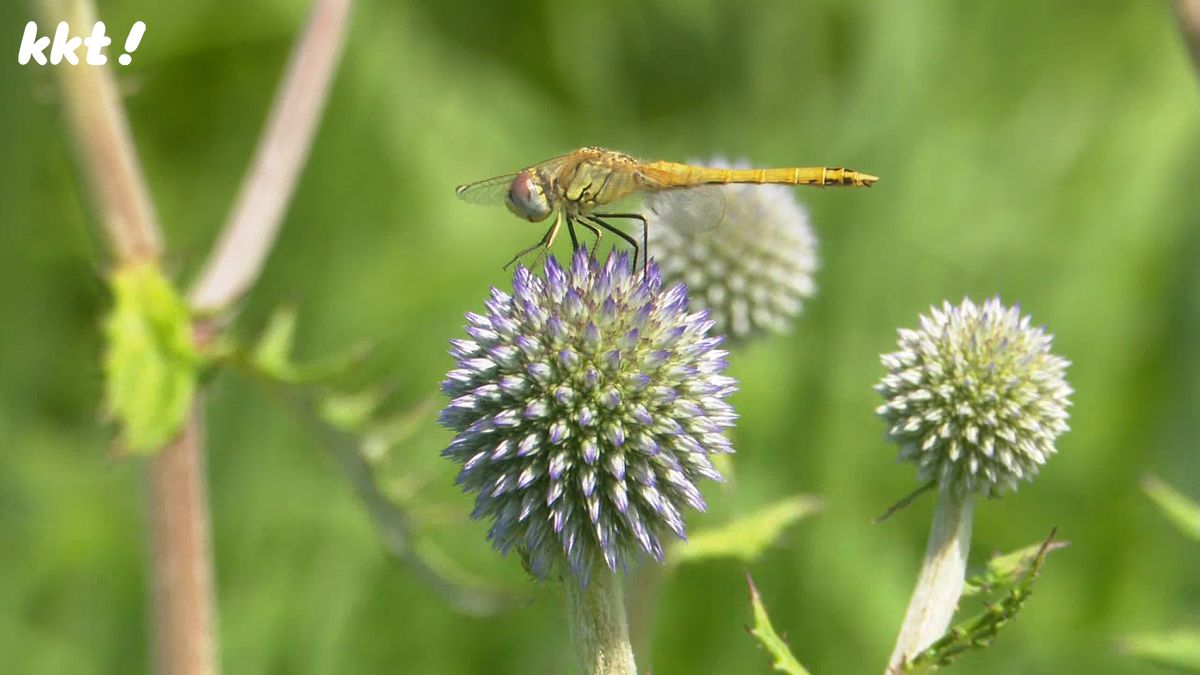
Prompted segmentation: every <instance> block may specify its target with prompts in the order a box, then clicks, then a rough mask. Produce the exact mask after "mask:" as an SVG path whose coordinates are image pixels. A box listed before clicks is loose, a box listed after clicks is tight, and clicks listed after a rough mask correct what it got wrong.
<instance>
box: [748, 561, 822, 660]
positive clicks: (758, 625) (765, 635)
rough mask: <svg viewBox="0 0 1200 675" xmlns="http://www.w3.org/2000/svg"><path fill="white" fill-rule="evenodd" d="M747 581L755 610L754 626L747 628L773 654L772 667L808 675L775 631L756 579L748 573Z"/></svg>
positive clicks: (751, 602)
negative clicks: (755, 585)
mask: <svg viewBox="0 0 1200 675" xmlns="http://www.w3.org/2000/svg"><path fill="white" fill-rule="evenodd" d="M746 583H748V584H749V585H750V606H751V607H752V608H753V610H754V627H752V628H747V629H746V630H747V631H748V632H749V633H750V634H751V635H753V636H754V638H755V639H756V640H758V642H759V644H761V645H762V646H763V649H766V650H767V653H768V654H770V655H771V659H772V660H771V668H773V669H774V670H776V671H778V672H781V673H789V675H808V671H807V670H805V669H804V666H802V665H800V662H799V661H797V660H796V657H795V656H793V655H792V650H791V649H790V648H789V647H788V645H787V642H785V641H784V639H783V638H781V637H779V634H778V633H776V632H775V627H774V626H772V625H771V617H769V616H767V608H766V607H764V606H763V603H762V596H760V595H759V594H758V589H757V588H755V587H754V580H753V579H751V578H750V575H749V574H747V575H746Z"/></svg>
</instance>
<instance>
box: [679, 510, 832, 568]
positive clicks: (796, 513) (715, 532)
mask: <svg viewBox="0 0 1200 675" xmlns="http://www.w3.org/2000/svg"><path fill="white" fill-rule="evenodd" d="M820 509H821V500H819V499H817V498H816V497H813V496H811V495H793V496H791V497H785V498H783V499H781V500H779V501H777V502H775V503H773V504H768V505H767V506H764V507H762V508H760V509H758V510H756V511H754V512H753V513H749V514H747V515H744V516H739V517H737V518H734V519H733V520H731V521H730V522H728V523H724V524H722V525H717V526H709V527H705V528H703V529H700V530H697V531H696V532H693V533H692V534H689V535H688V539H687V541H686V542H678V543H676V544H673V545H672V546H671V549H670V553H669V554H668V556H667V563H668V564H671V565H679V564H682V563H686V562H695V561H699V560H708V559H711V558H733V559H734V560H738V561H741V562H742V563H743V564H749V563H752V562H754V561H756V560H758V559H759V557H761V556H762V555H763V553H765V552H766V551H767V549H769V548H770V547H771V546H777V545H779V538H780V536H782V535H783V533H784V532H785V531H786V530H787V528H788V527H790V526H792V525H794V524H796V523H797V522H799V521H800V519H802V518H805V517H807V516H810V515H812V514H814V513H816V512H817V511H819V510H820Z"/></svg>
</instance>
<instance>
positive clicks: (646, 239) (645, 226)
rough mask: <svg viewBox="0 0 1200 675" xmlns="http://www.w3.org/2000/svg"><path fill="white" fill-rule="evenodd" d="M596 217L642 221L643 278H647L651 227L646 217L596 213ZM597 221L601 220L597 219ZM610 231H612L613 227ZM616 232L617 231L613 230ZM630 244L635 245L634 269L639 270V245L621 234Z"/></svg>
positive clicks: (636, 214) (633, 214) (637, 214)
mask: <svg viewBox="0 0 1200 675" xmlns="http://www.w3.org/2000/svg"><path fill="white" fill-rule="evenodd" d="M595 216H604V217H605V218H625V219H627V220H640V221H642V256H643V257H642V277H643V278H644V277H645V276H646V273H647V272H649V268H650V225H649V223H647V222H646V217H645V216H643V215H641V214H640V213H596V214H593V217H595ZM597 220H599V219H598V218H597ZM609 229H612V228H611V227H610V228H609ZM613 231H614V232H615V231H616V230H613ZM619 234H621V236H622V237H623V238H624V239H625V241H628V242H629V243H630V244H632V245H633V268H634V269H637V244H636V243H634V241H633V240H632V239H630V238H629V237H628V236H627V235H625V234H623V233H619Z"/></svg>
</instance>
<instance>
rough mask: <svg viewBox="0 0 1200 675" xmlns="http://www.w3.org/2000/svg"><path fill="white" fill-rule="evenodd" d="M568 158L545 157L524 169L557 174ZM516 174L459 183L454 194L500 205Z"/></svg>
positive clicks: (474, 200)
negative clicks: (545, 158)
mask: <svg viewBox="0 0 1200 675" xmlns="http://www.w3.org/2000/svg"><path fill="white" fill-rule="evenodd" d="M570 158H571V155H562V156H560V157H554V158H552V159H547V160H546V161H544V162H538V163H537V164H534V165H533V166H531V167H529V168H528V169H526V171H528V170H530V169H533V170H535V171H537V172H538V173H540V174H541V175H543V176H546V177H551V176H557V175H558V172H559V171H561V170H562V167H563V165H564V164H566V162H567V160H568V159H570ZM517 175H518V174H515V173H506V174H504V175H503V176H496V177H495V178H488V179H486V180H481V181H477V182H475V183H467V184H466V185H459V186H458V187H456V188H454V194H456V195H458V198H459V199H461V200H463V201H464V202H468V203H471V204H484V205H486V206H502V205H503V204H504V200H505V199H506V198H507V196H508V191H509V189H510V188H511V187H512V182H513V180H514V179H515V178H516V177H517Z"/></svg>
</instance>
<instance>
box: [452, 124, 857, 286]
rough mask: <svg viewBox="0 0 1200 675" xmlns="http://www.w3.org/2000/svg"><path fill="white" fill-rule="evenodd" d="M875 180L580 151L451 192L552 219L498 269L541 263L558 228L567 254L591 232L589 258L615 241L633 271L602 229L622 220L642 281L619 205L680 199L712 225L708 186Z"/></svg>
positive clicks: (714, 203)
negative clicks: (526, 261) (604, 242)
mask: <svg viewBox="0 0 1200 675" xmlns="http://www.w3.org/2000/svg"><path fill="white" fill-rule="evenodd" d="M877 180H879V179H878V178H876V177H875V176H872V175H870V174H865V173H860V172H858V171H854V170H852V169H845V168H841V167H837V168H830V167H824V166H818V167H791V168H779V169H725V168H713V167H705V166H694V165H691V164H682V163H678V162H665V161H653V162H647V161H641V160H638V159H636V158H634V157H632V156H630V155H627V154H625V153H623V152H617V151H615V150H606V149H604V148H597V147H584V148H580V149H578V150H575V151H573V152H569V153H567V154H565V155H561V156H559V157H555V158H553V159H548V160H546V161H544V162H539V163H537V164H534V165H532V166H529V167H526V168H524V169H521V170H520V171H518V172H516V173H510V174H505V175H503V176H496V177H495V178H488V179H486V180H481V181H478V182H475V183H468V184H466V185H460V186H458V187H457V188H456V189H455V191H454V192H455V194H457V195H458V197H459V198H460V199H462V200H464V201H466V202H469V203H472V204H485V205H495V206H499V205H501V204H503V205H505V206H507V207H508V210H509V211H511V212H512V213H513V214H515V215H516V216H517V217H519V218H522V219H524V220H527V221H529V222H531V223H540V222H544V221H545V220H546V219H548V218H550V216H551V215H554V216H555V217H554V221H553V222H552V223H551V225H550V227H549V229H547V230H546V233H545V234H544V235H543V236H542V238H541V240H540V241H538V242H537V243H535V244H533V245H532V246H529V247H527V248H525V249H523V250H521V251H520V252H519V253H517V255H515V256H513V259H512V260H510V261H508V264H506V265H505V266H504V267H505V269H507V268H508V267H509V266H511V265H512V264H513V263H515V262H516V261H518V260H520V259H521V258H522V257H524V256H525V255H527V254H529V253H530V252H532V251H534V250H538V251H539V253H538V257H539V258H540V257H541V256H542V255H545V254H546V252H547V251H549V250H550V247H551V245H553V244H554V239H555V237H557V236H558V233H559V231H560V230H561V229H562V227H563V225H566V228H567V232H568V233H569V234H570V237H571V246H572V248H574V249H578V248H579V237H578V235H577V234H576V231H575V226H576V225H580V226H581V227H584V228H586V229H587V230H588V231H589V232H591V233H592V235H594V236H595V242H594V243H593V244H592V251H593V254H594V252H595V250H596V247H597V246H598V245H599V244H600V238H601V236H602V233H603V231H608V232H611V233H613V234H615V235H616V236H618V237H620V238H621V239H623V240H624V241H625V242H626V243H628V244H629V245H630V246H631V247H632V248H633V261H632V267H633V269H637V261H638V248H639V247H638V242H637V241H636V240H634V238H633V237H632V236H630V235H629V234H627V233H626V232H624V231H622V230H620V229H618V228H616V227H614V226H613V225H612V224H611V223H610V222H609V221H610V220H628V221H639V222H640V223H641V227H642V243H641V250H642V252H643V254H644V255H643V256H642V273H643V275H644V274H645V273H646V270H647V265H648V263H649V259H650V251H649V246H648V244H649V237H648V230H649V224H648V222H647V220H646V217H645V216H643V215H642V214H640V213H633V212H619V211H610V210H609V209H611V208H613V207H614V205H617V204H618V203H619V202H622V201H623V200H625V199H626V198H629V197H638V196H641V197H646V196H652V195H660V194H661V195H665V194H667V193H680V195H679V196H681V197H683V198H685V199H687V200H690V201H689V206H688V209H687V212H688V213H694V214H696V219H697V220H708V221H710V222H709V223H708V224H710V225H715V224H717V223H719V222H720V221H721V219H722V218H723V217H724V211H723V208H724V201H723V197H722V195H721V194H720V192H719V191H717V192H714V191H713V190H712V189H711V188H712V187H713V186H719V185H726V184H730V183H751V184H759V185H764V184H776V185H816V186H826V185H843V186H852V187H870V186H871V184H872V183H874V182H875V181H877Z"/></svg>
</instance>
